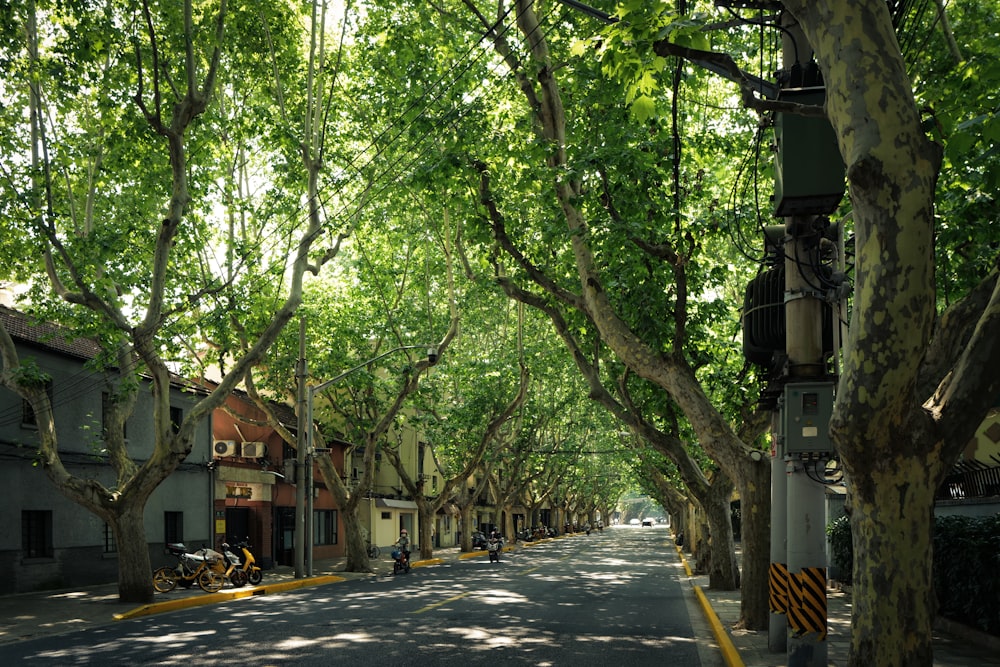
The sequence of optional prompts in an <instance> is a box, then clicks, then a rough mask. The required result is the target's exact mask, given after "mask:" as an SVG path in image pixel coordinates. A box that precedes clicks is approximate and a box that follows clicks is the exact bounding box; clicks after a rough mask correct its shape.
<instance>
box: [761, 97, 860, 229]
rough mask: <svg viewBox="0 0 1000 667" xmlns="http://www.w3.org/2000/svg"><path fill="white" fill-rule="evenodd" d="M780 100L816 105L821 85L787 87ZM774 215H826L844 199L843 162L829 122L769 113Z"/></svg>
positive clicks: (819, 99)
mask: <svg viewBox="0 0 1000 667" xmlns="http://www.w3.org/2000/svg"><path fill="white" fill-rule="evenodd" d="M778 100H780V101H782V102H795V103H797V104H809V105H814V106H822V105H823V102H824V101H825V100H826V92H825V89H823V88H820V87H815V88H788V89H784V90H782V91H781V92H780V93H779V94H778ZM774 139H775V144H776V145H777V157H776V160H775V169H774V215H775V216H777V217H787V216H793V215H819V214H826V213H832V212H833V211H834V210H836V208H837V206H838V205H839V204H840V200H841V199H843V198H844V189H845V185H844V177H845V173H846V170H845V168H844V160H843V158H841V157H840V148H839V147H838V146H837V135H836V134H834V131H833V126H832V125H830V121H829V120H827V119H826V117H823V118H817V117H813V116H801V115H798V114H794V113H789V112H781V113H777V114H775V119H774Z"/></svg>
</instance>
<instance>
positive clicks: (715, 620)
mask: <svg viewBox="0 0 1000 667" xmlns="http://www.w3.org/2000/svg"><path fill="white" fill-rule="evenodd" d="M694 594H695V597H697V598H698V602H700V603H701V608H702V611H704V612H705V618H707V619H708V624H709V625H710V626H712V633H713V634H714V635H715V640H716V641H717V642H718V643H719V650H720V651H722V659H723V660H725V661H726V664H727V665H729V667H745V665H744V664H743V658H741V657H740V652H739V651H738V650H736V646H735V645H734V644H733V640H732V639H731V638H730V637H729V633H728V632H726V629H725V628H724V627H722V621H720V620H719V617H718V616H717V615H716V614H715V610H714V609H712V603H710V602H709V601H708V598H707V597H706V596H705V592H704V591H703V590H701V586H695V587H694Z"/></svg>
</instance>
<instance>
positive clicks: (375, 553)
mask: <svg viewBox="0 0 1000 667" xmlns="http://www.w3.org/2000/svg"><path fill="white" fill-rule="evenodd" d="M381 555H382V550H381V549H379V548H378V546H376V545H374V544H369V545H368V557H369V558H378V557H379V556H381Z"/></svg>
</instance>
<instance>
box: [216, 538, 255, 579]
mask: <svg viewBox="0 0 1000 667" xmlns="http://www.w3.org/2000/svg"><path fill="white" fill-rule="evenodd" d="M222 555H223V556H224V557H225V571H224V572H223V576H225V578H226V579H228V580H229V583H231V584H232V585H233V588H239V587H241V586H246V585H247V582H248V581H250V574H249V573H248V572H247V571H246V569H245V568H244V567H243V563H242V561H240V557H239V556H237V555H236V554H234V553H233V552H232V547H230V546H229V545H228V544H227V543H225V542H223V543H222Z"/></svg>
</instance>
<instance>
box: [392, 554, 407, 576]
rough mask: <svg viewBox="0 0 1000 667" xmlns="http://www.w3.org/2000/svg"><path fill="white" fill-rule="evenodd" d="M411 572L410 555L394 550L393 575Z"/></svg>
mask: <svg viewBox="0 0 1000 667" xmlns="http://www.w3.org/2000/svg"><path fill="white" fill-rule="evenodd" d="M409 571H410V555H409V554H408V553H407V552H405V551H402V550H400V549H393V550H392V573H393V574H399V573H400V572H403V573H407V572H409Z"/></svg>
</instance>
